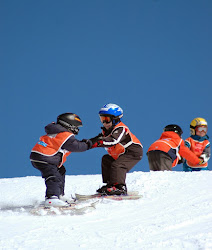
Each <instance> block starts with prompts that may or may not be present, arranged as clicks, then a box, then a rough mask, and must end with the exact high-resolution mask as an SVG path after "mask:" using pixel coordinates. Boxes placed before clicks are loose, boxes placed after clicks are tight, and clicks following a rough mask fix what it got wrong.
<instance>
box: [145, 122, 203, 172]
mask: <svg viewBox="0 0 212 250" xmlns="http://www.w3.org/2000/svg"><path fill="white" fill-rule="evenodd" d="M182 133H183V131H182V129H181V127H180V126H178V125H176V124H170V125H167V126H166V127H165V128H164V129H163V133H162V135H161V137H160V139H159V140H157V141H155V142H154V143H153V144H152V145H151V146H150V147H149V149H148V151H147V157H148V161H149V168H150V170H152V171H164V170H168V171H172V168H173V167H175V166H176V165H177V164H179V163H180V160H181V157H183V158H185V159H187V160H189V162H192V164H194V165H200V164H201V163H202V162H203V160H202V159H199V158H198V157H197V156H196V155H195V154H194V153H192V152H191V151H190V150H189V149H188V148H187V147H185V145H184V141H183V139H182V138H181V135H182Z"/></svg>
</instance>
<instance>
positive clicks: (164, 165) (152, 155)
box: [147, 150, 172, 171]
mask: <svg viewBox="0 0 212 250" xmlns="http://www.w3.org/2000/svg"><path fill="white" fill-rule="evenodd" d="M147 157H148V161H149V169H150V170H152V171H165V170H167V171H172V159H171V157H170V156H169V155H168V154H167V153H165V152H163V151H159V150H154V151H149V152H148V153H147Z"/></svg>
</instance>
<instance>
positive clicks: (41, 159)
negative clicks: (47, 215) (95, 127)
mask: <svg viewBox="0 0 212 250" xmlns="http://www.w3.org/2000/svg"><path fill="white" fill-rule="evenodd" d="M81 126H82V121H81V119H80V118H79V116H78V115H76V114H74V113H64V114H61V115H59V116H58V117H57V123H55V122H52V123H50V124H48V125H47V126H46V127H45V131H46V135H43V136H41V137H40V140H39V141H38V142H37V143H36V144H35V146H34V147H33V149H32V151H31V154H30V160H31V163H32V165H33V167H34V168H36V169H38V170H39V171H40V172H41V174H42V177H43V178H44V179H45V184H46V199H45V206H56V207H60V206H68V205H69V204H68V203H67V198H66V197H65V196H64V185H65V172H66V169H65V167H64V166H63V163H64V162H65V161H66V157H67V156H68V155H70V154H71V152H83V151H86V150H88V149H90V148H91V146H92V142H91V141H90V140H82V141H78V140H77V139H76V138H75V135H77V134H78V132H79V127H81Z"/></svg>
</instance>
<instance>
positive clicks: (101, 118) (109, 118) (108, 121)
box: [100, 115, 112, 123]
mask: <svg viewBox="0 0 212 250" xmlns="http://www.w3.org/2000/svg"><path fill="white" fill-rule="evenodd" d="M100 120H101V122H102V123H110V122H112V119H111V117H110V116H102V115H101V116H100Z"/></svg>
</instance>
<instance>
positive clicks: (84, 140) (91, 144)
mask: <svg viewBox="0 0 212 250" xmlns="http://www.w3.org/2000/svg"><path fill="white" fill-rule="evenodd" d="M81 142H85V143H86V144H87V145H88V149H91V148H92V146H93V143H92V141H91V140H89V139H83V140H82V141H81Z"/></svg>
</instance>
